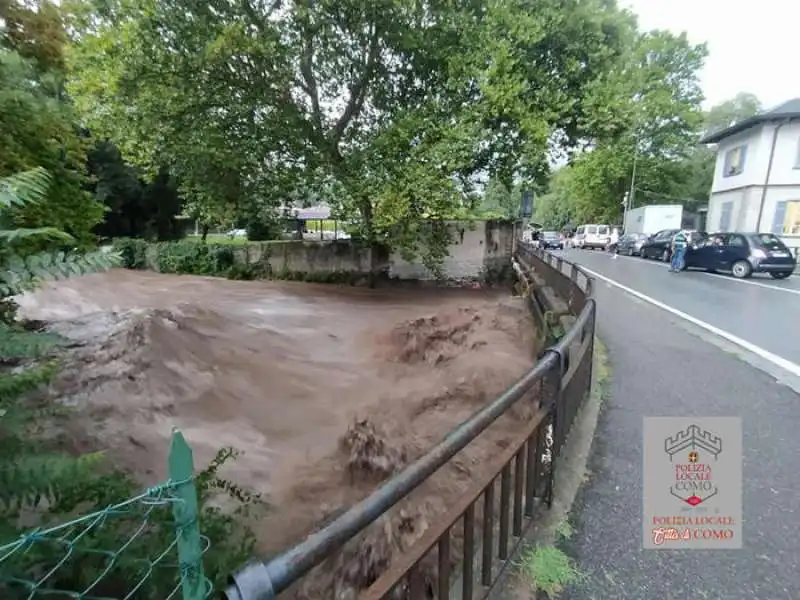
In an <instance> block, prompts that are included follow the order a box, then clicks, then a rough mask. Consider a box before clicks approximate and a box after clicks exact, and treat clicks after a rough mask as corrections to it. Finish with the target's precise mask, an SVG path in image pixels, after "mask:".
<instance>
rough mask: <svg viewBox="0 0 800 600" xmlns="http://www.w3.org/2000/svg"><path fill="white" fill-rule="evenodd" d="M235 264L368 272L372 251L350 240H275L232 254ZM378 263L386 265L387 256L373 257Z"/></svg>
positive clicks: (274, 268)
mask: <svg viewBox="0 0 800 600" xmlns="http://www.w3.org/2000/svg"><path fill="white" fill-rule="evenodd" d="M234 254H235V257H236V262H237V263H244V264H254V263H258V262H262V261H263V262H264V263H265V264H267V265H269V267H270V270H271V271H272V273H275V274H280V273H283V272H287V271H288V272H292V273H320V274H325V273H356V274H366V273H369V270H370V265H371V263H372V251H371V250H370V249H369V248H366V247H363V246H361V245H359V244H356V243H352V242H351V241H350V240H340V241H331V242H320V241H314V242H311V241H299V240H289V241H280V242H278V241H276V242H264V243H262V244H256V243H252V244H247V245H246V246H241V247H237V248H236V250H235V251H234ZM376 259H377V261H376V262H377V264H381V263H385V262H386V261H387V259H388V257H386V256H383V257H381V256H378V257H376Z"/></svg>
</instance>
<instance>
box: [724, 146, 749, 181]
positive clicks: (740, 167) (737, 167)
mask: <svg viewBox="0 0 800 600" xmlns="http://www.w3.org/2000/svg"><path fill="white" fill-rule="evenodd" d="M746 158H747V146H736V148H731V149H730V150H728V151H727V152H726V153H725V164H724V165H723V167H722V168H723V171H722V176H723V177H733V176H734V175H739V174H741V172H742V171H744V161H745V159H746Z"/></svg>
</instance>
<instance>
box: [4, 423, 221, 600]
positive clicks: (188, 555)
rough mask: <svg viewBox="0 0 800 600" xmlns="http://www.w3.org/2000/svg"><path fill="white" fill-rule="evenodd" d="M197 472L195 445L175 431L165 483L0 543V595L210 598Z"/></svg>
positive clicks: (101, 599)
mask: <svg viewBox="0 0 800 600" xmlns="http://www.w3.org/2000/svg"><path fill="white" fill-rule="evenodd" d="M193 471H194V467H193V462H192V451H191V448H190V447H189V445H188V444H187V443H186V440H185V439H184V437H183V435H182V434H181V433H180V432H178V431H175V432H173V435H172V446H171V449H170V457H169V479H168V480H167V481H166V482H164V483H161V484H159V485H156V486H154V487H152V488H150V489H148V490H146V491H145V492H144V493H142V494H140V495H139V496H136V497H134V498H130V499H128V500H126V501H124V502H121V503H119V504H116V505H114V506H109V507H107V508H105V509H104V510H101V511H98V512H94V513H91V514H87V515H84V516H82V517H79V518H76V519H74V520H72V521H69V522H67V523H62V524H60V525H57V526H54V527H49V528H46V529H45V528H42V529H33V530H31V531H29V532H27V533H26V534H24V535H22V536H20V537H19V538H18V539H16V540H14V541H12V542H10V543H7V544H4V545H2V546H0V597H1V598H3V599H4V600H6V599H7V600H16V599H18V598H19V599H23V598H24V599H33V598H71V599H79V600H120V599H125V600H133V599H139V598H141V599H148V600H149V599H151V598H153V599H156V598H157V599H159V600H162V599H165V600H166V599H173V598H180V599H182V600H201V599H203V598H207V597H209V596H210V595H211V593H212V584H211V582H210V581H209V580H208V579H207V578H206V576H205V575H204V572H203V554H204V552H205V551H206V550H207V549H208V547H209V545H210V543H209V540H208V539H207V538H206V537H204V536H202V535H201V533H200V524H199V522H198V514H199V512H198V499H197V490H196V488H195V483H194V472H193ZM0 543H2V540H0Z"/></svg>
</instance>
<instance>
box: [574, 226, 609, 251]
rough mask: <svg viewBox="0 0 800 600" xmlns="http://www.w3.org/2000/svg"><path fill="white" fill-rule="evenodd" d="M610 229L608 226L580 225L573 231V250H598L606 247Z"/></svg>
mask: <svg viewBox="0 0 800 600" xmlns="http://www.w3.org/2000/svg"><path fill="white" fill-rule="evenodd" d="M610 239H611V228H610V227H609V226H608V225H594V224H592V225H581V226H580V227H578V229H577V230H576V231H575V237H574V238H573V242H572V246H573V248H581V249H587V248H588V249H589V250H599V249H603V248H605V247H606V246H607V245H608V242H609V240H610Z"/></svg>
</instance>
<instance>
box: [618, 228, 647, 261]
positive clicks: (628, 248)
mask: <svg viewBox="0 0 800 600" xmlns="http://www.w3.org/2000/svg"><path fill="white" fill-rule="evenodd" d="M646 241H647V236H646V235H645V234H643V233H626V234H625V235H623V236H622V237H621V238H619V242H617V254H624V255H626V256H639V252H640V251H641V249H642V244H644V243H645V242H646Z"/></svg>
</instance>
